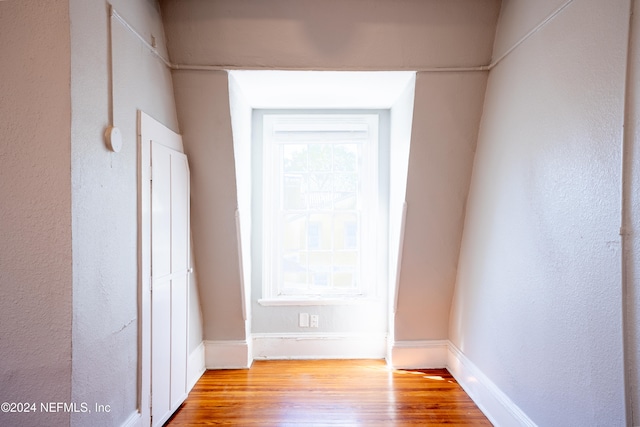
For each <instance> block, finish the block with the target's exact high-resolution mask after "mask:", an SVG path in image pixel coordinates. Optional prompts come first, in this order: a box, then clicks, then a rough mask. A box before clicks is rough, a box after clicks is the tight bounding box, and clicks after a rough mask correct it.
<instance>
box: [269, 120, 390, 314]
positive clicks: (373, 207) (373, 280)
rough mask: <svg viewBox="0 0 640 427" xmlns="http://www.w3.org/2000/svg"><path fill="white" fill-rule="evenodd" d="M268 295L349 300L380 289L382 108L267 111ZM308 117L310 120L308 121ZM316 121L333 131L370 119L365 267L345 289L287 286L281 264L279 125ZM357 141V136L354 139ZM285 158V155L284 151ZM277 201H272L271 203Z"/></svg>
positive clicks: (277, 300) (275, 299)
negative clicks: (297, 289)
mask: <svg viewBox="0 0 640 427" xmlns="http://www.w3.org/2000/svg"><path fill="white" fill-rule="evenodd" d="M262 118H263V123H262V124H263V126H262V209H261V212H262V248H261V253H262V299H261V300H260V302H261V303H264V304H265V305H270V302H271V303H273V304H276V305H277V304H282V303H287V302H304V301H315V302H318V301H332V302H334V303H335V302H336V301H340V300H342V301H343V302H344V301H348V300H358V299H365V298H367V297H371V296H373V295H374V294H375V290H376V289H377V280H378V275H377V274H376V269H375V268H373V266H375V265H376V260H377V254H378V249H377V245H378V241H377V233H376V230H377V224H378V215H377V212H378V203H379V200H378V190H379V184H378V166H379V159H378V152H379V147H378V143H379V114H378V113H376V112H371V113H363V112H361V111H360V112H357V113H356V112H349V113H339V114H337V113H302V112H300V113H295V114H283V113H281V112H279V113H278V112H274V113H270V112H265V113H264V115H263V116H262ZM305 123H306V124H305ZM309 123H313V124H314V126H317V127H318V129H319V130H320V129H324V130H329V131H337V132H339V131H341V130H342V131H345V130H348V129H350V128H351V129H361V128H362V125H366V128H367V130H368V133H369V138H368V139H367V141H366V142H364V141H361V142H359V143H360V144H362V145H361V146H362V150H363V151H362V155H363V157H364V158H365V159H364V161H363V166H364V169H363V170H362V171H361V173H362V176H361V181H362V182H363V183H364V184H365V185H364V188H361V194H362V196H363V200H366V201H367V205H366V206H360V207H359V208H360V209H361V211H362V213H364V214H365V215H362V216H361V219H360V230H359V234H358V243H359V245H360V250H361V253H360V256H361V258H360V272H359V278H360V280H359V283H358V284H357V285H358V286H357V287H356V288H355V289H352V290H350V291H347V292H345V291H344V290H339V289H328V290H323V291H322V292H320V291H319V290H318V289H309V290H307V291H304V292H294V293H292V292H291V289H286V288H284V287H283V283H282V279H281V275H280V272H279V271H278V269H277V268H275V265H276V263H277V262H278V261H277V258H278V256H279V255H280V254H281V250H282V248H281V246H279V241H278V239H277V237H276V233H277V232H278V231H277V227H276V226H275V224H276V219H277V216H278V209H279V206H280V200H279V198H278V197H276V196H275V195H274V188H276V186H277V185H280V183H278V182H275V181H274V180H275V179H278V178H277V177H278V175H277V174H276V169H277V168H279V166H278V163H277V162H278V160H277V159H278V154H277V153H278V151H279V150H278V146H279V144H282V142H281V141H277V139H276V138H275V137H274V129H277V128H279V129H290V130H295V129H296V127H298V128H299V129H300V130H305V127H308V126H309ZM350 142H351V141H350ZM280 158H281V157H280ZM269 201H271V203H269Z"/></svg>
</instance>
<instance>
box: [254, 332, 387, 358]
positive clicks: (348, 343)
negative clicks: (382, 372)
mask: <svg viewBox="0 0 640 427" xmlns="http://www.w3.org/2000/svg"><path fill="white" fill-rule="evenodd" d="M386 347H387V337H386V335H366V336H362V335H353V334H323V333H279V334H266V333H265V334H253V358H254V359H384V358H385V355H386Z"/></svg>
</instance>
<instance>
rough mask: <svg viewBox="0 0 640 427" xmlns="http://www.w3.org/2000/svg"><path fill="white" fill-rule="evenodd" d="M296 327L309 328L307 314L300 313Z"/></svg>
mask: <svg viewBox="0 0 640 427" xmlns="http://www.w3.org/2000/svg"><path fill="white" fill-rule="evenodd" d="M298 326H300V327H301V328H308V327H309V313H300V314H299V315H298Z"/></svg>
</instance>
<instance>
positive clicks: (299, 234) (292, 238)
mask: <svg viewBox="0 0 640 427" xmlns="http://www.w3.org/2000/svg"><path fill="white" fill-rule="evenodd" d="M282 221H283V226H282V236H281V239H282V247H283V249H284V251H285V252H292V251H300V250H304V249H306V247H307V240H306V239H307V233H306V227H307V218H306V215H296V214H293V215H291V214H289V215H284V217H283V220H282Z"/></svg>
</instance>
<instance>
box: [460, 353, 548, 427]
mask: <svg viewBox="0 0 640 427" xmlns="http://www.w3.org/2000/svg"><path fill="white" fill-rule="evenodd" d="M448 353H449V354H448V361H447V369H448V370H449V372H450V373H451V375H453V377H454V378H455V379H456V381H458V384H460V386H461V387H462V388H463V389H464V391H466V392H467V394H468V395H469V397H471V399H472V400H473V401H474V402H475V404H476V405H477V406H478V408H480V410H481V411H482V412H483V413H484V414H485V415H486V416H487V418H489V420H490V421H491V422H492V423H493V425H495V426H498V427H507V426H509V427H511V426H526V427H537V426H536V424H535V423H534V422H533V421H532V420H531V419H530V418H529V417H527V415H526V414H525V413H524V412H523V411H522V410H521V409H520V408H519V407H518V406H517V405H516V404H515V403H513V401H511V399H509V397H508V396H507V395H506V394H504V393H503V392H502V390H500V389H499V388H498V386H496V385H495V384H494V383H493V382H492V381H491V380H490V379H489V378H488V377H487V376H486V375H485V374H484V373H482V371H481V370H480V369H478V367H477V366H476V365H474V364H473V362H471V361H470V360H469V359H468V358H467V357H466V356H465V355H464V353H462V352H461V351H460V350H459V349H458V348H457V347H456V346H455V345H454V344H453V343H451V342H449V352H448Z"/></svg>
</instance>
